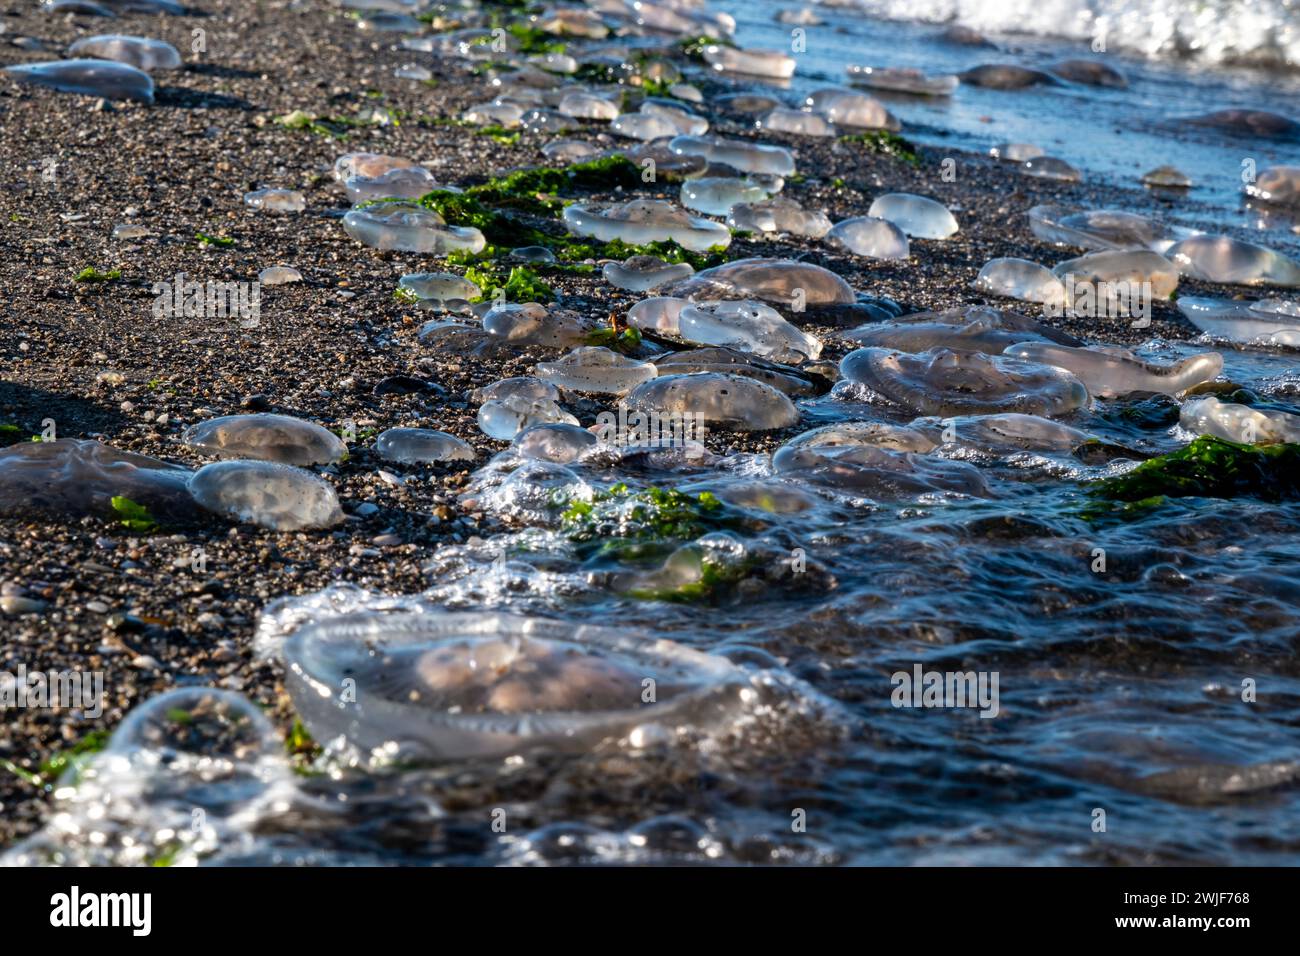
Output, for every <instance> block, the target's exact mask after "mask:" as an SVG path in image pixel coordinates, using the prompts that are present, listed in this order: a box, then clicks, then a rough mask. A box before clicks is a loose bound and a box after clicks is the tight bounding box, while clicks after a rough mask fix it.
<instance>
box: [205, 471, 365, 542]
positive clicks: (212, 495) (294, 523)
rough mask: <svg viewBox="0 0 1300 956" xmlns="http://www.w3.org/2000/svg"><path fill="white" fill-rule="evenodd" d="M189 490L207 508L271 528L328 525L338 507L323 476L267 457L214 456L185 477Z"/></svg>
mask: <svg viewBox="0 0 1300 956" xmlns="http://www.w3.org/2000/svg"><path fill="white" fill-rule="evenodd" d="M188 487H189V490H190V494H192V495H193V496H194V500H195V501H197V502H198V503H199V504H200V505H202V506H203V507H204V508H206V509H207V510H209V511H211V512H213V513H214V514H219V515H223V516H225V517H227V518H232V519H234V520H236V521H246V522H249V523H250V524H256V525H260V526H262V527H264V528H270V529H272V530H273V531H301V530H307V529H315V528H332V527H334V526H335V525H338V524H342V523H343V519H344V515H343V509H342V508H341V507H339V500H338V496H337V495H335V493H334V488H333V486H332V485H331V484H330V483H329V482H327V481H325V480H324V479H323V478H321V477H319V476H317V475H314V474H312V473H311V472H310V471H304V470H303V469H301V468H295V467H293V466H292V465H281V464H278V463H275V462H270V461H218V462H214V463H212V464H211V465H204V466H203V467H202V468H200V469H199V470H198V471H196V472H195V473H194V475H193V477H191V478H190V480H189V485H188Z"/></svg>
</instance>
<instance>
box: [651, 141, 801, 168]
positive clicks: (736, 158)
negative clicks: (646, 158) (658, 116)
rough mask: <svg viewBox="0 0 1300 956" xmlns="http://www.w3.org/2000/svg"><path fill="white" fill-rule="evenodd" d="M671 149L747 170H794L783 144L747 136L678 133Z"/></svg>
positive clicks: (792, 160) (792, 162) (792, 155)
mask: <svg viewBox="0 0 1300 956" xmlns="http://www.w3.org/2000/svg"><path fill="white" fill-rule="evenodd" d="M668 148H669V149H670V150H672V151H673V152H674V153H677V154H679V155H686V156H700V157H703V158H704V159H705V160H707V161H709V162H711V163H726V164H727V165H728V166H732V167H734V168H736V169H738V170H740V171H741V172H744V173H765V174H768V175H774V176H790V175H793V173H794V170H795V166H794V154H792V153H791V152H790V151H789V150H788V149H786V148H785V147H784V146H775V145H771V144H767V143H754V142H750V141H749V140H744V139H724V138H722V137H720V136H677V137H674V138H673V140H672V142H670V143H669V144H668ZM629 158H630V157H629Z"/></svg>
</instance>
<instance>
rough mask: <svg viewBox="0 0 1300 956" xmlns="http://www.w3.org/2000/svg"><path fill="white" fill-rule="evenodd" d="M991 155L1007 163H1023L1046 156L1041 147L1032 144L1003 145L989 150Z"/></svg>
mask: <svg viewBox="0 0 1300 956" xmlns="http://www.w3.org/2000/svg"><path fill="white" fill-rule="evenodd" d="M989 155H990V156H992V157H993V158H994V159H1000V160H1002V161H1003V162H1007V163H1023V162H1024V161H1025V160H1027V159H1037V158H1038V157H1039V156H1046V155H1047V154H1046V153H1045V152H1044V151H1043V148H1042V147H1041V146H1035V145H1033V144H1032V143H1001V144H999V145H997V146H994V147H993V148H992V149H990V150H989Z"/></svg>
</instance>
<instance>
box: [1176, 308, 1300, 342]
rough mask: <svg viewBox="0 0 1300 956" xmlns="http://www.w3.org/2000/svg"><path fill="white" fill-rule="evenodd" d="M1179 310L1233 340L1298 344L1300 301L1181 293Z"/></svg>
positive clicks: (1204, 328) (1197, 323) (1213, 332)
mask: <svg viewBox="0 0 1300 956" xmlns="http://www.w3.org/2000/svg"><path fill="white" fill-rule="evenodd" d="M1178 308H1179V311H1181V312H1182V313H1183V315H1185V316H1186V317H1187V320H1188V321H1189V322H1191V323H1192V325H1194V326H1196V327H1197V328H1198V329H1200V330H1201V331H1202V332H1206V333H1209V334H1210V335H1213V336H1215V337H1216V338H1222V339H1228V340H1230V341H1232V342H1243V343H1246V344H1260V345H1285V346H1297V345H1300V302H1287V301H1286V300H1284V299H1261V300H1259V301H1258V302H1247V301H1243V300H1240V299H1211V298H1201V297H1195V296H1184V297H1182V298H1180V299H1179V300H1178Z"/></svg>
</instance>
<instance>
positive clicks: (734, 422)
mask: <svg viewBox="0 0 1300 956" xmlns="http://www.w3.org/2000/svg"><path fill="white" fill-rule="evenodd" d="M627 404H628V407H629V408H633V409H636V410H639V411H644V412H653V413H656V414H659V415H661V416H671V415H693V416H699V418H700V419H702V420H703V422H704V423H705V424H706V425H709V426H715V425H720V426H722V427H724V428H733V429H735V430H736V431H765V430H767V429H772V428H786V427H788V426H790V425H793V424H794V423H795V422H797V421H798V420H799V410H798V409H797V408H795V406H794V403H793V402H791V401H790V399H789V398H787V397H786V396H785V395H784V394H782V393H781V392H779V391H777V390H776V389H775V388H773V387H772V386H771V385H764V384H763V383H762V382H759V381H756V380H754V379H752V378H746V377H745V376H743V375H731V374H726V373H722V372H696V373H693V374H690V375H660V376H659V377H658V378H653V379H651V380H650V381H648V382H645V383H643V384H641V385H638V386H637V387H636V388H634V389H633V390H632V392H631V393H630V394H629V395H628V397H627Z"/></svg>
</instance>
